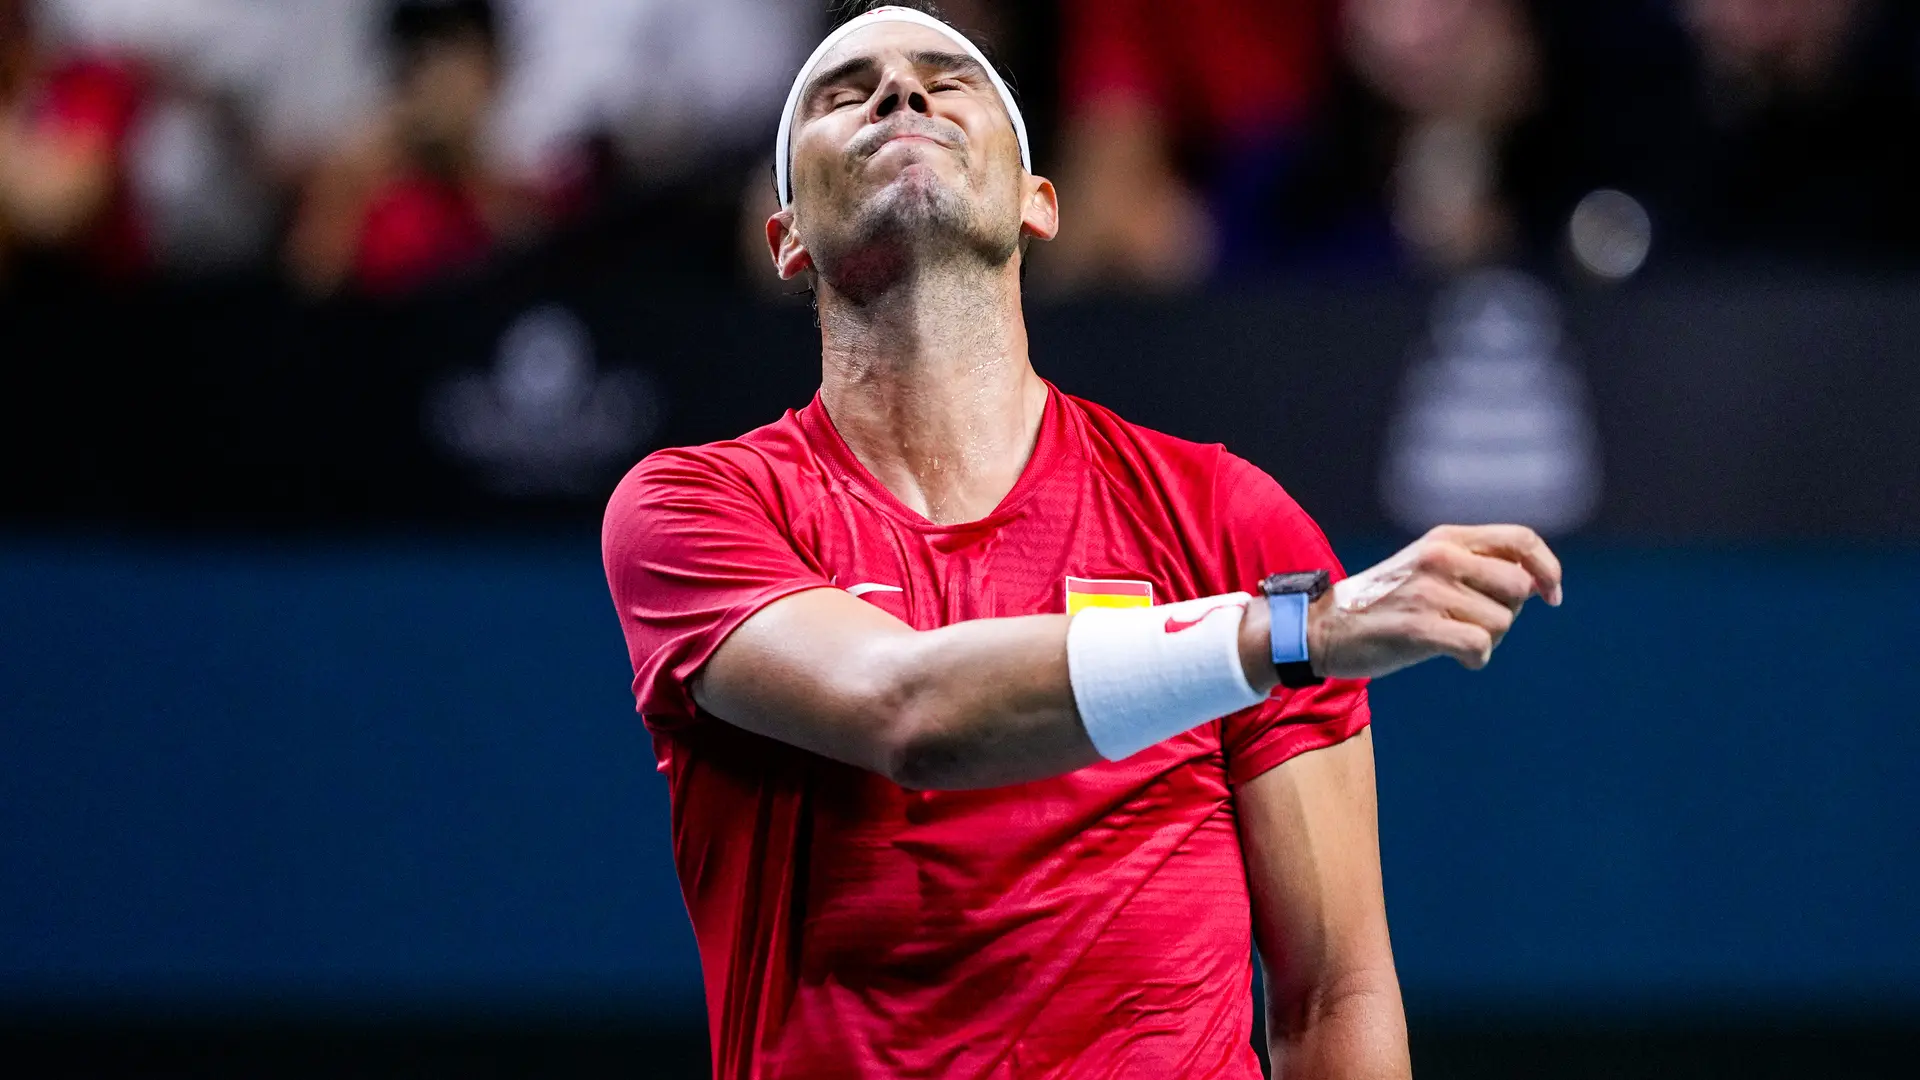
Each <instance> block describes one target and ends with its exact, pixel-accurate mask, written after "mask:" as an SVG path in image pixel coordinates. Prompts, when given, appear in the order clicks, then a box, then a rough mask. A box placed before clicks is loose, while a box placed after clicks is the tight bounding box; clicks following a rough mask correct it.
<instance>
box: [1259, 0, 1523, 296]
mask: <svg viewBox="0 0 1920 1080" xmlns="http://www.w3.org/2000/svg"><path fill="white" fill-rule="evenodd" d="M1342 31H1343V32H1342V41H1343V44H1344V55H1345V57H1346V60H1347V63H1348V65H1349V66H1350V68H1351V70H1352V72H1353V74H1354V76H1356V77H1357V80H1358V82H1359V84H1360V86H1361V87H1362V88H1364V92H1365V93H1367V94H1370V95H1372V97H1373V98H1374V99H1375V100H1374V102H1373V103H1371V104H1370V105H1369V104H1360V105H1357V106H1356V107H1355V108H1353V109H1352V110H1350V111H1347V112H1345V113H1344V114H1343V113H1341V112H1335V113H1334V114H1332V116H1331V117H1330V120H1331V121H1332V123H1334V124H1340V125H1350V126H1351V127H1352V128H1353V129H1354V130H1351V131H1326V132H1323V138H1322V139H1321V140H1320V146H1321V147H1323V148H1324V147H1327V146H1330V145H1339V144H1341V143H1343V142H1344V143H1346V144H1348V145H1352V144H1353V143H1354V141H1355V138H1356V136H1358V137H1359V138H1363V139H1364V138H1366V137H1367V136H1369V135H1371V136H1373V137H1374V138H1375V139H1377V140H1378V141H1377V143H1376V149H1377V150H1383V151H1385V154H1384V157H1381V158H1378V159H1376V164H1375V167H1374V168H1373V169H1368V168H1367V167H1366V166H1365V165H1362V167H1361V168H1360V169H1359V170H1357V171H1356V172H1354V173H1353V174H1351V175H1350V176H1349V178H1348V179H1349V181H1350V182H1352V184H1353V188H1352V191H1351V195H1352V196H1353V197H1354V198H1355V199H1356V200H1357V202H1358V204H1359V205H1360V206H1362V207H1365V206H1368V205H1369V204H1371V205H1374V206H1380V207H1382V208H1383V209H1384V210H1385V212H1386V214H1387V216H1388V218H1389V219H1390V221H1391V223H1392V226H1393V234H1394V238H1395V241H1396V242H1397V245H1398V246H1399V247H1400V248H1401V249H1402V250H1403V251H1404V252H1406V253H1407V254H1409V255H1411V256H1412V257H1413V261H1414V262H1415V263H1417V264H1419V265H1423V266H1428V267H1435V268H1439V269H1445V270H1455V269H1459V268H1462V267H1466V266H1471V265H1474V264H1476V263H1480V262H1484V261H1487V260H1488V259H1491V258H1494V257H1497V256H1500V255H1503V254H1506V253H1508V252H1509V251H1511V250H1512V248H1513V247H1514V244H1515V241H1516V225H1515V222H1514V220H1513V213H1512V209H1511V206H1510V193H1509V190H1508V189H1509V187H1510V182H1509V175H1508V173H1509V169H1508V159H1509V156H1510V153H1511V149H1512V148H1511V146H1510V143H1511V140H1512V138H1513V135H1514V133H1515V131H1516V129H1517V128H1518V127H1519V125H1520V124H1521V123H1522V121H1524V120H1526V119H1527V118H1528V117H1529V116H1531V115H1532V114H1534V113H1535V112H1536V111H1537V110H1538V108H1539V107H1540V79H1541V71H1540V67H1541V56H1540V50H1539V47H1538V42H1537V38H1536V36H1535V33H1534V30H1533V26H1532V24H1531V21H1530V19H1529V16H1528V12H1527V11H1526V9H1525V8H1524V6H1523V5H1522V3H1521V2H1520V0H1347V2H1346V3H1345V4H1344V5H1343V18H1342ZM1362 113H1371V114H1372V115H1371V116H1370V117H1367V118H1366V119H1363V118H1362V116H1361V114H1362ZM1380 165H1384V166H1385V168H1384V169H1381V168H1379V166H1380ZM1306 205H1307V206H1309V207H1311V206H1312V203H1311V202H1309V203H1307V204H1306ZM1366 213H1367V211H1366V210H1364V209H1363V210H1361V214H1362V215H1363V216H1364V215H1365V214H1366ZM1294 231H1295V233H1296V234H1297V233H1298V232H1299V230H1298V229H1297V228H1296V230H1294Z"/></svg>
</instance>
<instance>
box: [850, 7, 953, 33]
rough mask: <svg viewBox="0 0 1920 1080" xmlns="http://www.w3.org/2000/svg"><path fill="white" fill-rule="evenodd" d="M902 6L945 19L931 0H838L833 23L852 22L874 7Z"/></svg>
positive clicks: (945, 16) (945, 14)
mask: <svg viewBox="0 0 1920 1080" xmlns="http://www.w3.org/2000/svg"><path fill="white" fill-rule="evenodd" d="M883 7H903V8H909V9H911V10H913V11H917V12H919V13H920V14H922V15H931V16H933V17H934V18H936V19H939V20H940V21H941V22H946V21H947V13H946V12H944V11H941V10H940V5H939V4H936V3H934V2H933V0H840V3H838V4H836V5H834V12H833V25H834V26H836V27H837V26H839V25H840V24H841V23H846V22H852V21H853V20H855V19H857V18H859V17H860V16H862V15H865V14H866V13H867V12H869V11H872V10H873V9H875V8H883Z"/></svg>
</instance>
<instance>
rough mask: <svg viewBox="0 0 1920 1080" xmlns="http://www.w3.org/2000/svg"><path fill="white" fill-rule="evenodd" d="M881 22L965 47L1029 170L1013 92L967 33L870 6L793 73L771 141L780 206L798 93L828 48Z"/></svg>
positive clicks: (789, 195)
mask: <svg viewBox="0 0 1920 1080" xmlns="http://www.w3.org/2000/svg"><path fill="white" fill-rule="evenodd" d="M883 22H904V23H913V24H915V25H916V26H924V27H926V28H927V29H929V30H937V31H939V32H940V33H941V34H944V35H946V36H947V37H948V38H950V39H952V40H953V42H954V44H956V45H958V46H960V47H961V48H962V49H965V50H966V53H967V55H968V56H971V57H973V59H974V61H975V62H977V63H978V64H979V65H980V67H981V68H982V69H983V70H985V71H986V73H987V78H989V79H991V80H992V81H993V88H994V89H995V90H997V91H999V93H1000V101H1001V102H1002V103H1003V104H1004V105H1006V107H1007V115H1008V116H1010V117H1012V118H1013V133H1014V135H1015V136H1017V137H1018V138H1019V140H1020V165H1021V167H1023V168H1025V169H1026V170H1027V171H1028V172H1032V171H1033V152H1032V150H1031V149H1029V148H1028V146H1027V122H1026V120H1025V119H1024V118H1023V117H1021V115H1020V106H1019V105H1017V104H1015V103H1014V100H1013V93H1012V92H1011V91H1009V90H1008V89H1007V84H1006V83H1005V82H1004V81H1003V80H1002V79H1001V78H1000V73H999V72H997V71H995V70H994V69H993V65H992V64H990V63H988V62H987V57H986V54H984V53H982V52H981V51H980V48H979V46H977V45H975V44H974V43H973V42H971V41H969V40H967V35H965V34H963V33H961V32H960V31H958V30H955V29H954V28H953V27H951V26H948V25H947V24H946V23H943V22H941V21H940V20H939V19H936V18H934V17H933V16H931V15H928V14H927V13H925V12H922V11H915V10H913V9H912V8H902V7H881V8H874V9H873V10H872V11H869V12H867V13H866V14H865V15H862V16H860V17H859V18H857V19H850V20H848V21H847V22H846V23H845V24H843V25H842V26H841V27H840V28H839V29H838V30H835V31H834V32H833V33H831V34H828V35H827V40H825V41H822V42H821V43H820V47H819V48H817V49H815V50H813V55H812V56H809V57H807V62H806V63H805V64H802V65H801V66H800V74H798V75H796V76H794V78H793V89H792V90H790V91H788V92H787V108H786V111H785V112H782V113H781V114H780V135H779V137H778V138H777V139H775V140H774V144H773V183H774V186H775V187H776V188H778V189H779V190H780V205H781V206H783V207H785V206H792V205H793V178H792V177H791V176H789V175H788V173H787V164H788V160H787V159H788V157H789V155H791V154H792V152H793V141H792V140H793V116H794V113H795V112H797V111H798V110H799V108H800V94H801V92H802V91H804V90H805V89H806V88H807V80H808V79H810V78H812V77H813V69H814V68H815V67H817V66H818V65H819V63H820V58H821V57H823V56H825V55H827V51H828V50H829V49H831V48H833V47H834V46H835V45H838V44H840V42H842V41H844V40H846V37H847V35H849V34H851V33H853V32H854V31H856V30H864V29H866V28H867V27H869V26H872V25H873V24H875V23H883Z"/></svg>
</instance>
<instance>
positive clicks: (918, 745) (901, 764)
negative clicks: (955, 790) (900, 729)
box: [885, 725, 960, 791]
mask: <svg viewBox="0 0 1920 1080" xmlns="http://www.w3.org/2000/svg"><path fill="white" fill-rule="evenodd" d="M909 727H910V730H909V731H907V732H905V733H902V734H901V735H900V736H899V737H897V738H896V739H894V740H893V741H892V744H891V745H890V746H889V747H888V752H887V755H886V770H885V772H886V777H887V779H889V780H891V781H893V782H894V783H896V784H899V785H900V786H901V787H903V788H906V789H907V790H909V791H943V790H947V789H949V788H951V787H953V785H954V781H955V778H956V772H957V769H956V767H957V765H958V764H959V760H960V756H959V755H958V754H957V753H955V751H954V748H953V746H952V745H951V743H950V741H949V740H946V739H943V738H938V737H935V736H932V735H930V734H928V733H927V732H925V731H922V730H911V729H913V728H918V727H919V725H909Z"/></svg>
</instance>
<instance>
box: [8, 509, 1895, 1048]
mask: <svg viewBox="0 0 1920 1080" xmlns="http://www.w3.org/2000/svg"><path fill="white" fill-rule="evenodd" d="M1345 553H1346V555H1347V557H1348V561H1349V562H1350V563H1360V562H1363V561H1366V560H1367V559H1368V558H1369V557H1371V556H1376V555H1378V554H1381V553H1382V552H1380V551H1376V550H1373V549H1372V548H1370V547H1367V546H1364V545H1361V546H1352V547H1349V548H1347V549H1345ZM1568 561H1569V564H1570V567H1571V577H1570V585H1569V589H1568V597H1569V599H1568V604H1567V606H1566V608H1564V609H1563V610H1561V611H1548V610H1545V609H1540V610H1537V611H1534V612H1531V613H1530V614H1529V616H1528V618H1527V619H1526V620H1524V621H1523V624H1522V626H1521V628H1520V631H1519V632H1518V633H1517V634H1516V635H1515V637H1514V638H1513V640H1512V641H1510V642H1509V643H1508V644H1507V646H1506V647H1505V648H1504V649H1503V650H1502V652H1501V654H1500V657H1499V659H1498V660H1497V661H1496V663H1495V664H1494V666H1493V667H1492V668H1491V669H1489V670H1488V671H1487V672H1485V673H1482V674H1480V675H1477V676H1469V675H1467V674H1465V673H1463V672H1459V671H1457V670H1449V669H1447V668H1445V667H1443V666H1442V665H1437V664H1436V665H1430V666H1428V667H1426V668H1422V669H1418V670H1416V671H1413V672H1409V673H1406V674H1403V675H1400V676H1396V677H1395V678H1394V679H1392V680H1389V681H1387V682H1383V683H1382V684H1380V686H1379V687H1378V688H1377V689H1376V692H1375V716H1376V719H1377V724H1376V731H1377V735H1376V738H1377V740H1378V746H1379V757H1380V773H1381V786H1382V827H1383V836H1384V849H1385V862H1386V873H1387V881H1388V890H1389V902H1390V905H1391V909H1392V915H1393V921H1394V930H1395V944H1396V950H1397V954H1398V956H1399V960H1400V965H1401V973H1402V977H1403V979H1404V981H1405V984H1406V986H1407V990H1408V994H1409V998H1410V1001H1411V1002H1412V1003H1413V1004H1414V1005H1415V1007H1417V1008H1444V1007H1448V1006H1450V1005H1458V1004H1462V1003H1493V1004H1498V1005H1502V1006H1506V1007H1512V1006H1516V1005H1517V1006H1537V1007H1543V1008H1558V1007H1584V1006H1588V1005H1591V1004H1594V1003H1608V1004H1618V1005H1622V1006H1625V1007H1630V1008H1631V1007H1644V1006H1655V1007H1657V1006H1660V1005H1662V1004H1665V1003H1670V1002H1675V1001H1679V1002H1685V1003H1690V1004H1708V1005H1729V1004H1731V1005H1739V1004H1744V1003H1747V1002H1751V1001H1756V1000H1778V1001H1783V1002H1807V1001H1818V1002H1826V1003H1831V1004H1836V1005H1841V1006H1850V1005H1859V1004H1867V1005H1871V1006H1875V1007H1901V1008H1911V1007H1913V1006H1915V1005H1920V931H1916V919H1915V913H1916V912H1920V799H1916V798H1915V797H1914V791H1915V790H1916V787H1915V777H1916V775H1920V722H1916V721H1920V707H1916V705H1915V704H1914V686H1913V683H1914V677H1915V675H1916V667H1920V665H1916V664H1915V662H1914V645H1915V643H1916V642H1917V641H1920V632H1916V631H1915V629H1914V622H1913V620H1914V617H1915V613H1916V612H1920V552H1914V551H1879V552H1874V551H1837V550H1832V551H1830V550H1817V551H1816V550H1805V549H1793V550H1786V549H1781V550H1766V551H1760V550H1753V551H1748V550H1711V551H1709V550H1688V551H1669V550H1658V551H1654V550H1634V549H1623V548H1607V549H1579V548H1576V549H1575V550H1573V551H1572V552H1570V553H1569V559H1568ZM1782 627H1787V628H1790V631H1783V630H1782ZM1783 650H1784V651H1783ZM626 673H627V661H626V656H625V651H624V648H623V647H622V644H621V641H620V635H619V631H618V628H617V626H616V624H615V621H614V618H613V614H612V610H611V606H610V605H609V603H608V601H607V598H606V594H605V588H604V585H603V583H602V580H601V576H600V568H599V564H598V559H597V551H596V550H595V545H594V543H593V539H592V538H591V537H569V538H567V539H564V540H563V539H543V540H531V541H525V542H508V541H496V542H488V543H484V544H476V543H473V542H455V541H452V540H448V541H446V542H442V543H434V542H426V541H421V542H411V543H387V544H375V543H371V542H350V543H349V542H343V543H339V544H335V545H332V546H324V545H321V544H319V543H317V542H314V541H301V542H299V543H297V544H287V545H275V544H270V543H266V542H260V543H254V544H239V543H237V542H222V543H218V544H210V543H200V544H193V543H185V542H181V543H176V544H164V543H158V542H151V541H147V542H140V543H117V542H99V541H87V542H73V543H62V542H55V541H53V540H48V539H30V538H18V537H16V538H15V539H13V540H11V541H7V542H5V543H0V1002H10V1003H13V1004H16V1005H18V1004H22V1003H36V1002H38V1003H46V1002H55V1001H68V1002H76V1003H81V1004H84V1003H87V1002H95V1001H115V1002H129V1001H130V1002H136V1003H138V1002H159V1003H188V1004H193V1003H201V1004H210V1005H232V1004H236V1003H238V1004H246V1003H261V1002H285V1003H290V1004H295V1005H311V1004H315V1003H319V1004H329V1003H331V1004H337V1005H339V1006H341V1007H345V1008H369V1007H370V1008H388V1007H392V1008H410V1007H424V1008H438V1007H446V1006H453V1007H467V1006H474V1005H478V1006H483V1007H511V1008H521V1007H550V1006H551V1007H558V1008H567V1009H573V1008H580V1007H597V1008H644V1009H649V1010H655V1011H659V1012H670V1013H676V1014H689V1015H690V1014H692V1013H693V1012H694V1011H695V1010H697V1009H698V1007H699V992H700V990H699V977H700V976H699V968H698V964H697V959H696V957H695V954H694V950H693V944H692V936H691V933H690V932H689V930H688V927H687V922H686V915H685V912H684V909H683V908H682V906H681V903H680V898H679V893H678V890H677V887H676V885H675V883H674V879H673V873H672V863H671V861H670V856H669V850H668V836H667V824H666V796H665V789H664V785H663V784H662V783H661V782H660V781H659V780H658V779H657V778H656V777H655V776H654V775H653V774H652V772H651V769H652V757H651V753H650V751H649V748H648V745H647V740H646V736H645V733H644V731H643V730H642V728H641V726H640V724H639V722H638V720H637V719H636V718H635V717H634V716H633V714H632V711H631V700H630V698H629V697H628V696H627V690H626V685H625V682H626Z"/></svg>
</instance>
